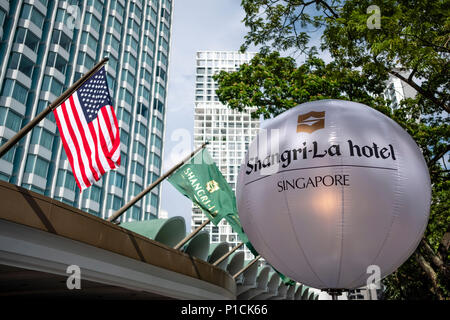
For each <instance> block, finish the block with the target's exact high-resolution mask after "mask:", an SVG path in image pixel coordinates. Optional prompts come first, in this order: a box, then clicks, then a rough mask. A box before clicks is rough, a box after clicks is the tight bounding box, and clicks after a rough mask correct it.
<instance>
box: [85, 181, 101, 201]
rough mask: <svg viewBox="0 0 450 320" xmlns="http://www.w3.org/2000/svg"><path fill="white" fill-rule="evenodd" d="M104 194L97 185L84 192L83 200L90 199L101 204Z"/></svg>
mask: <svg viewBox="0 0 450 320" xmlns="http://www.w3.org/2000/svg"><path fill="white" fill-rule="evenodd" d="M101 193H102V189H101V188H99V187H97V186H96V185H92V186H90V187H89V188H88V189H87V190H86V191H84V192H83V198H85V199H90V200H92V201H95V202H97V203H100V196H101Z"/></svg>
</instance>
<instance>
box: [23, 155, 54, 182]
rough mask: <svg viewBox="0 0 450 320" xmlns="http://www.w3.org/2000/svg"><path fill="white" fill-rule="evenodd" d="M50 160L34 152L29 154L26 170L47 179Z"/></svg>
mask: <svg viewBox="0 0 450 320" xmlns="http://www.w3.org/2000/svg"><path fill="white" fill-rule="evenodd" d="M48 167H49V162H48V161H47V160H44V159H42V158H39V157H38V156H36V155H34V154H30V155H28V158H27V163H26V165H25V172H28V173H34V174H36V175H38V176H40V177H42V178H45V179H47V173H48Z"/></svg>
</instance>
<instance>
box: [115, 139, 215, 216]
mask: <svg viewBox="0 0 450 320" xmlns="http://www.w3.org/2000/svg"><path fill="white" fill-rule="evenodd" d="M208 144H209V142H208V141H206V142H204V143H203V144H202V145H201V146H200V147H198V148H197V149H195V150H194V151H192V152H191V154H190V155H189V156H187V157H186V158H184V159H183V160H182V161H181V162H180V163H178V164H177V165H175V166H174V167H172V169H170V170H169V171H167V172H166V173H164V174H163V175H162V176H161V177H159V178H158V179H157V180H156V181H155V182H153V183H152V184H151V185H149V186H148V187H147V188H146V189H145V190H143V191H142V192H141V193H139V194H138V195H137V196H136V197H134V198H133V199H131V201H130V202H128V203H127V204H125V205H124V206H123V207H122V208H120V209H119V210H117V211H116V212H115V213H114V214H113V215H112V216H111V217H109V218H108V221H110V222H113V221H114V220H116V219H117V218H118V217H120V216H121V215H122V214H124V213H125V211H127V210H128V209H129V208H130V207H131V206H132V205H134V204H135V203H136V202H138V201H139V200H140V199H141V198H142V197H144V196H145V195H146V194H147V193H149V192H150V190H152V189H153V188H154V187H156V186H157V185H158V184H160V183H161V182H162V181H163V180H164V179H166V178H167V177H168V176H170V175H171V174H172V173H173V172H174V171H176V170H177V169H178V168H180V167H181V166H182V165H183V164H184V163H185V162H186V161H188V160H189V159H190V158H192V157H193V156H194V155H195V154H196V153H197V152H199V151H200V150H201V149H203V148H204V147H206V145H208Z"/></svg>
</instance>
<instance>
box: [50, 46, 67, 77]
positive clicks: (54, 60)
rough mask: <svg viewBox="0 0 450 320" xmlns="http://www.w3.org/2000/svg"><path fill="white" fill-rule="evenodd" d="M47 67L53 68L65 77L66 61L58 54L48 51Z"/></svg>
mask: <svg viewBox="0 0 450 320" xmlns="http://www.w3.org/2000/svg"><path fill="white" fill-rule="evenodd" d="M47 67H52V68H55V69H56V70H58V71H59V72H61V73H62V74H63V75H66V69H67V61H66V60H64V59H63V58H62V57H61V56H60V55H59V54H57V53H55V52H51V51H50V52H49V54H48V58H47Z"/></svg>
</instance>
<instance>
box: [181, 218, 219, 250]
mask: <svg viewBox="0 0 450 320" xmlns="http://www.w3.org/2000/svg"><path fill="white" fill-rule="evenodd" d="M210 221H211V220H209V219H206V221H204V222H203V223H202V224H201V225H199V226H198V227H197V229H195V230H194V231H193V232H192V233H191V234H189V235H188V236H187V237H185V238H184V239H183V240H181V241H180V242H179V243H178V244H177V245H176V246H175V247H173V248H174V249H175V250H178V249H180V248H181V247H182V246H183V245H184V244H185V243H186V242H188V241H189V240H191V239H192V238H193V237H194V236H195V235H196V234H197V233H199V232H200V230H202V229H203V228H204V227H205V226H206V225H207V224H208V223H209V222H210Z"/></svg>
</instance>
